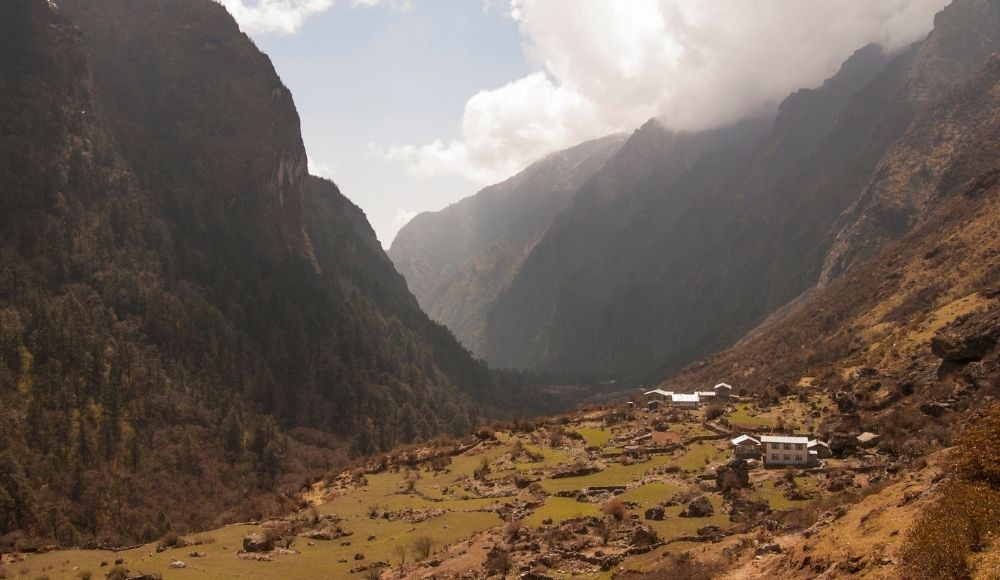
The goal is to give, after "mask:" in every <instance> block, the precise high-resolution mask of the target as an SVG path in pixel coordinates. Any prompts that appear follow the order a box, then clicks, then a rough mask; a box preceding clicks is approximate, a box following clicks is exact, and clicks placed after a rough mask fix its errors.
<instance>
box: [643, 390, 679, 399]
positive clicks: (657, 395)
mask: <svg viewBox="0 0 1000 580" xmlns="http://www.w3.org/2000/svg"><path fill="white" fill-rule="evenodd" d="M673 394H674V392H673V391H664V390H663V389H653V390H652V391H646V392H645V393H643V394H642V396H643V397H646V400H647V401H648V400H657V401H666V400H669V399H670V395H673Z"/></svg>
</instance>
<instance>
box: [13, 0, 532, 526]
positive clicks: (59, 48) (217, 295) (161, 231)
mask: <svg viewBox="0 0 1000 580" xmlns="http://www.w3.org/2000/svg"><path fill="white" fill-rule="evenodd" d="M304 216H305V217H304ZM535 380H536V379H533V378H532V377H528V376H521V375H516V374H503V375H501V374H497V373H494V372H491V371H490V370H489V369H487V367H486V366H485V365H484V364H482V363H481V362H479V361H477V360H475V359H473V358H472V356H471V355H470V354H469V353H468V352H467V351H465V350H464V349H463V348H462V347H461V346H460V345H459V344H458V343H457V342H456V341H455V340H454V338H453V337H452V336H451V334H450V333H449V332H448V331H447V330H446V329H445V328H443V327H441V326H439V325H437V324H435V323H433V322H431V321H430V320H429V319H428V318H427V317H426V316H425V315H424V314H423V313H422V312H421V311H420V309H419V307H418V306H417V303H416V301H415V300H414V298H413V297H412V296H411V295H410V294H409V292H408V291H407V289H406V285H405V282H404V281H403V279H402V277H401V276H399V275H398V274H397V273H396V272H395V271H394V270H393V267H392V265H391V263H390V262H389V260H388V258H387V257H386V256H385V254H384V253H383V252H382V250H381V248H380V246H379V244H378V242H377V240H376V239H375V236H374V233H373V232H372V230H371V228H370V226H369V225H368V223H367V221H366V219H365V217H364V214H363V213H362V212H361V211H360V210H359V209H358V208H357V207H356V206H354V205H353V204H352V203H351V202H350V201H348V200H347V199H346V198H345V197H344V196H342V195H341V194H340V192H339V191H338V189H337V187H336V186H335V185H334V184H332V183H330V182H327V181H323V180H320V179H317V178H313V177H310V176H309V175H308V174H307V172H306V155H305V150H304V148H303V145H302V139H301V136H300V133H299V120H298V115H297V113H296V111H295V107H294V104H293V102H292V99H291V95H290V94H289V93H288V90H287V89H286V88H285V87H284V86H283V85H282V84H281V81H280V80H279V79H278V77H277V75H276V74H275V72H274V70H273V68H272V66H271V64H270V62H269V60H268V59H267V57H266V56H264V55H262V54H261V53H260V52H259V51H258V50H257V49H256V48H255V47H254V45H253V44H252V43H251V42H250V40H249V39H248V38H247V37H246V36H245V35H243V34H241V33H240V32H239V30H238V28H237V26H236V24H235V22H234V21H233V20H232V19H231V17H230V16H229V15H228V14H227V13H226V11H225V10H224V9H223V8H222V7H221V6H220V5H218V4H216V3H214V2H211V1H210V0H182V1H170V2H167V1H159V0H158V1H150V2H132V1H126V0H96V1H92V0H88V1H83V0H66V1H65V2H59V7H58V8H53V7H50V5H49V4H48V3H46V2H45V1H44V0H10V1H5V2H3V3H2V4H0V465H2V467H3V470H2V475H0V505H2V506H3V509H2V510H0V513H2V516H0V536H3V535H4V534H7V533H8V532H11V531H13V530H22V531H23V532H26V533H27V534H29V535H31V534H37V535H39V536H40V537H42V538H46V539H56V540H58V541H59V542H60V543H62V544H65V545H73V544H78V543H88V542H97V543H102V542H106V541H107V542H123V541H128V540H134V539H139V538H142V539H145V540H149V539H152V538H154V537H159V536H160V535H161V534H163V533H165V532H167V531H168V530H169V529H171V528H174V529H179V530H181V531H182V532H183V531H185V530H189V529H192V528H198V527H204V526H207V525H209V524H212V523H217V522H221V521H226V520H232V519H237V518H247V517H252V516H257V515H259V514H261V513H267V512H273V511H275V510H284V509H287V508H288V507H289V506H290V505H293V504H294V503H295V502H294V501H293V496H292V495H291V494H290V493H289V492H292V491H296V490H298V489H299V487H300V486H301V484H302V482H303V480H304V478H305V477H307V476H315V475H318V474H319V473H322V471H323V470H325V469H328V468H329V467H331V466H334V465H337V464H340V463H342V462H344V461H346V460H347V458H348V457H349V456H351V455H356V454H365V453H369V452H373V451H377V450H381V449H388V448H391V447H393V446H396V445H399V444H404V443H408V442H412V441H418V440H425V439H427V438H430V437H432V436H434V435H437V434H462V433H467V432H468V431H469V430H470V428H472V427H473V426H474V425H475V424H476V423H477V422H479V421H481V420H482V419H484V418H485V417H488V416H490V415H492V414H498V413H499V414H504V413H508V412H510V410H511V409H515V408H516V407H517V406H518V405H519V404H521V405H525V406H527V405H529V404H530V405H531V408H532V410H533V411H536V412H538V411H541V410H544V408H545V407H544V406H543V405H540V404H539V403H540V401H539V400H538V399H537V398H536V397H535V396H534V395H533V394H532V395H531V396H532V398H531V399H522V398H521V397H522V395H526V394H527V393H534V392H535V389H534V388H533V387H534V385H532V384H531V383H532V382H534V381H535ZM525 388H531V390H530V391H529V390H525ZM501 405H502V406H504V407H505V409H503V410H501V409H499V407H500V406H501ZM275 491H277V492H278V493H275ZM224 510H228V511H224ZM7 539H8V540H13V539H16V537H14V536H8V537H7Z"/></svg>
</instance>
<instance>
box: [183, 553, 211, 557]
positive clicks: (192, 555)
mask: <svg viewBox="0 0 1000 580" xmlns="http://www.w3.org/2000/svg"><path fill="white" fill-rule="evenodd" d="M207 555H208V554H206V553H205V552H191V553H190V554H188V558H204V557H205V556H207Z"/></svg>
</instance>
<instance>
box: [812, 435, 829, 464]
mask: <svg viewBox="0 0 1000 580" xmlns="http://www.w3.org/2000/svg"><path fill="white" fill-rule="evenodd" d="M807 447H808V449H809V453H812V454H814V455H815V456H816V458H817V459H826V458H828V457H832V456H833V452H832V451H830V444H829V443H827V442H825V441H820V440H819V439H810V440H809V445H808V446H807Z"/></svg>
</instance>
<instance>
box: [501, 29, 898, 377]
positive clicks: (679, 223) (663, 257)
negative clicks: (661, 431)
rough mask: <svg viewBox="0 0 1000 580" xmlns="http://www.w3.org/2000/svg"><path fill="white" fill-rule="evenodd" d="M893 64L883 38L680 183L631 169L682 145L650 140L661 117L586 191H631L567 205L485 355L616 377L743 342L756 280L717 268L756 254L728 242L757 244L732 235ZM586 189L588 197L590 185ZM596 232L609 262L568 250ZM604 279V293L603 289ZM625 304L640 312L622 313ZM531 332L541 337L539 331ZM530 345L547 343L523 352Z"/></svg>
mask: <svg viewBox="0 0 1000 580" xmlns="http://www.w3.org/2000/svg"><path fill="white" fill-rule="evenodd" d="M884 64H885V56H884V55H883V54H882V52H881V50H879V49H878V48H877V47H867V48H865V49H863V50H861V51H859V52H858V53H857V54H856V55H855V56H854V57H852V58H851V59H850V60H849V61H847V62H846V63H845V65H844V66H843V67H842V70H841V71H840V73H839V74H838V75H837V76H836V77H834V78H832V79H830V80H829V81H827V83H825V84H824V86H823V87H820V88H818V89H814V90H809V91H800V92H798V93H796V94H795V95H792V96H791V97H789V98H788V99H787V100H786V101H785V102H784V103H783V104H782V106H781V107H780V108H779V114H778V117H777V118H776V119H775V121H774V123H773V125H772V126H771V127H770V129H769V130H768V129H767V128H766V127H764V128H760V127H755V128H754V130H753V131H751V132H748V133H746V134H745V135H744V136H743V137H742V139H743V141H742V143H741V144H740V145H739V146H738V147H737V148H735V149H734V148H729V149H725V150H722V151H720V152H719V153H714V154H713V155H711V156H709V157H706V158H704V159H699V157H698V156H697V155H696V156H695V157H694V158H693V159H692V163H691V165H690V167H692V168H693V170H692V171H690V172H687V173H685V171H686V170H687V169H688V167H681V171H682V173H681V177H680V179H675V180H667V179H663V178H662V177H658V176H657V177H653V178H651V179H648V180H646V181H641V180H635V179H631V178H630V176H631V175H633V174H641V173H643V172H645V173H649V172H651V171H653V170H654V168H656V167H657V166H660V165H663V164H668V163H673V159H671V158H670V157H669V155H670V154H671V152H670V150H663V151H657V150H656V149H655V148H654V146H653V145H651V141H649V139H648V138H644V137H643V135H642V133H643V131H650V130H651V129H650V127H646V128H644V129H643V131H640V133H637V134H636V136H635V137H634V138H633V139H634V142H632V143H630V144H629V145H627V146H626V147H625V148H623V150H622V152H621V153H620V154H619V156H618V157H619V158H620V159H621V163H622V165H623V167H625V168H626V169H624V170H620V171H619V172H618V175H614V174H612V173H611V171H610V168H611V167H612V165H613V163H616V162H618V161H619V160H618V159H616V160H614V161H613V162H611V163H609V164H608V170H606V171H604V172H602V174H601V175H599V176H598V177H596V178H595V179H594V184H588V185H587V186H586V187H585V188H584V190H586V189H587V188H594V189H598V188H599V189H600V190H601V191H602V192H603V193H602V195H601V197H604V198H607V197H613V198H615V199H616V200H618V201H616V202H615V203H614V204H608V205H606V206H605V205H598V204H591V205H590V206H589V207H588V206H587V205H584V204H579V207H573V208H571V209H570V210H568V211H567V212H566V213H567V214H573V218H572V219H567V220H566V221H565V222H563V221H558V222H557V227H553V228H552V229H551V230H550V231H549V232H548V233H547V236H546V239H545V240H544V241H543V242H542V243H541V244H539V246H538V250H537V251H536V252H535V254H533V255H532V256H531V257H530V258H529V260H528V261H527V262H526V266H525V267H524V268H523V269H522V271H521V273H520V275H519V277H518V278H517V279H516V280H515V282H514V283H513V284H512V285H511V289H510V291H508V292H507V293H505V294H504V295H503V296H501V298H500V299H499V300H498V301H497V306H496V308H495V309H494V312H493V313H492V315H493V317H494V318H493V319H491V320H495V321H496V325H495V326H491V327H490V331H491V333H490V335H489V339H490V340H489V341H488V344H489V345H490V347H489V348H487V350H486V352H485V354H486V356H488V357H491V359H492V360H495V362H497V363H498V364H509V363H515V364H516V363H518V362H522V361H523V362H527V363H529V364H533V365H540V366H543V367H554V368H560V367H561V366H563V365H572V364H584V365H588V366H589V367H590V368H592V369H594V370H597V371H603V372H605V373H615V374H618V373H635V372H642V371H647V372H648V371H650V370H652V369H651V367H653V366H654V365H659V364H662V365H663V367H664V368H665V369H667V370H669V368H670V366H671V365H672V364H675V361H678V362H683V361H689V360H692V359H693V358H695V357H697V356H700V355H702V354H705V353H706V352H711V350H714V349H716V348H718V347H720V346H722V345H725V344H727V343H728V342H731V341H732V340H735V339H736V338H737V337H738V336H739V332H740V331H739V329H738V326H739V324H740V322H741V321H742V320H745V319H746V317H747V316H748V314H751V313H749V312H747V311H746V306H745V305H744V304H742V303H741V302H742V301H743V299H744V297H751V296H753V295H752V293H751V288H749V287H744V285H743V284H742V283H741V284H738V285H736V290H735V291H733V290H732V288H733V286H732V285H730V284H728V283H727V285H726V286H725V287H724V288H717V287H716V286H715V285H714V284H711V283H709V282H710V280H709V278H710V276H712V275H713V274H714V272H713V270H712V268H713V267H717V268H718V271H719V272H729V271H730V270H734V269H736V268H742V267H746V266H749V264H747V263H746V262H747V260H746V259H745V258H744V259H742V260H739V261H737V260H736V256H735V255H733V256H722V257H714V256H712V253H713V252H715V251H717V248H719V247H720V246H722V247H725V248H732V251H733V253H734V254H735V253H738V252H740V251H741V250H743V249H744V248H743V247H741V245H739V244H736V243H735V242H732V241H730V243H731V244H733V245H732V246H730V245H728V244H724V243H723V240H724V239H725V238H727V237H730V236H732V233H731V232H730V231H729V229H730V224H732V223H734V221H735V220H736V219H738V218H739V216H741V215H743V214H745V213H747V212H748V211H750V209H749V208H752V207H753V206H754V205H756V204H760V203H761V201H760V200H761V199H762V198H766V197H767V196H768V195H770V194H771V192H772V191H773V190H775V189H776V188H778V185H779V184H780V182H781V179H782V177H783V176H784V175H786V174H788V173H791V172H792V171H795V170H796V169H797V168H798V167H799V166H800V165H802V164H804V163H806V162H807V160H808V159H809V158H810V157H811V156H813V155H815V151H816V150H817V148H818V147H819V146H820V144H821V143H822V142H823V141H824V139H826V138H827V137H828V136H829V134H830V133H831V131H832V130H833V128H834V127H835V123H836V121H837V119H838V117H839V114H840V112H841V111H842V110H843V109H844V107H845V106H846V105H847V103H848V101H849V99H850V98H851V96H852V95H853V94H854V93H855V92H857V90H858V89H859V88H860V87H862V86H864V85H865V84H866V83H868V82H869V81H870V80H871V79H872V77H873V76H874V75H875V74H876V73H877V72H878V71H879V70H880V69H881V68H882V67H883V66H884ZM683 138H685V139H694V138H701V137H700V136H686V137H683ZM683 150H684V151H685V154H686V155H691V154H692V152H691V151H689V150H688V148H686V147H685V148H683ZM626 153H628V155H630V157H631V158H626ZM693 161H700V164H695V163H693ZM597 183H600V185H597ZM578 199H579V200H587V199H588V196H586V195H585V194H584V193H583V191H581V195H580V196H578ZM593 232H600V235H591V234H592V233H593ZM585 237H588V238H591V240H590V241H589V242H588V243H589V244H590V246H591V247H590V248H589V249H588V251H589V252H590V255H591V256H596V259H591V260H589V261H579V260H578V261H576V262H574V261H572V260H567V259H566V258H565V256H566V254H568V253H569V252H568V251H567V248H571V247H574V242H571V241H570V240H572V239H574V238H579V239H583V238H585ZM741 242H742V241H741ZM709 260H713V261H712V262H709ZM539 287H542V288H553V289H554V290H553V291H548V292H547V291H539ZM595 287H597V288H603V289H604V292H603V294H598V293H594V292H591V291H590V289H591V288H595ZM539 297H543V298H542V299H541V300H542V301H541V302H539ZM526 304H531V305H532V306H531V307H530V308H526V306H525V305H526ZM556 305H558V306H556ZM623 307H625V308H629V309H630V310H629V313H623V312H620V311H619V310H620V309H621V308H623ZM758 308H759V307H758ZM525 312H528V313H529V314H528V316H524V314H523V313H525ZM505 321H516V323H517V326H515V325H514V323H511V324H507V323H505ZM521 333H529V337H530V341H529V342H525V337H524V336H523V334H521ZM569 336H572V340H569V339H568V337H569ZM521 344H531V345H532V346H533V347H534V348H533V349H532V350H531V351H530V352H524V351H525V349H523V348H522V347H520V346H519V345H521ZM527 356H533V359H527V358H526V357H527Z"/></svg>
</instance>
